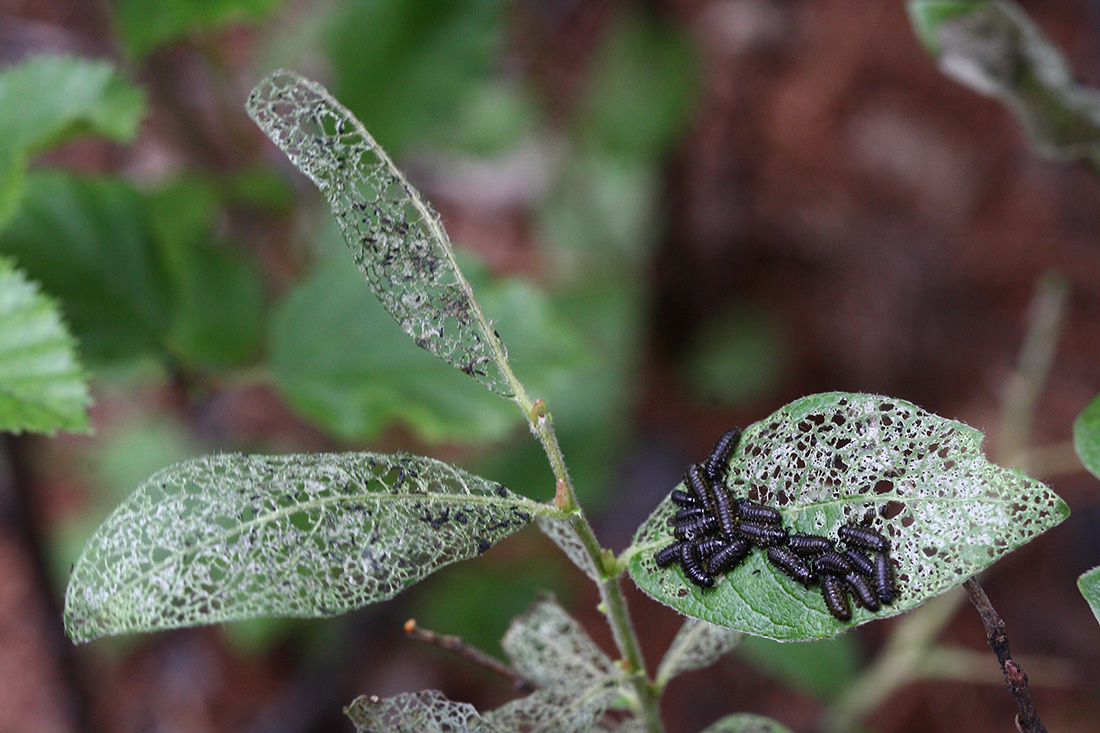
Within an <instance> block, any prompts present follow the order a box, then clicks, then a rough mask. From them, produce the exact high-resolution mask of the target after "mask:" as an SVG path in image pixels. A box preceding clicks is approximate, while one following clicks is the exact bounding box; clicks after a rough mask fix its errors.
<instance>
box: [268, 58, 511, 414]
mask: <svg viewBox="0 0 1100 733" xmlns="http://www.w3.org/2000/svg"><path fill="white" fill-rule="evenodd" d="M248 113H249V115H251V117H252V119H253V120H255V121H256V124H257V125H259V126H260V129H262V130H263V131H264V132H265V133H266V134H267V136H268V137H270V138H271V140H272V141H273V142H274V143H275V144H276V145H277V146H278V147H279V148H280V149H281V150H282V151H283V152H284V153H286V155H287V157H288V158H290V160H291V162H292V163H294V165H295V166H296V167H297V168H298V169H299V170H301V171H302V172H303V173H305V174H306V175H307V176H309V178H310V179H311V180H312V181H313V182H314V183H315V184H316V185H317V188H319V189H320V190H321V193H322V194H324V196H325V198H326V199H328V202H329V204H330V205H331V207H332V213H333V214H334V215H335V216H336V219H337V222H338V223H339V225H340V230H341V231H342V232H343V234H344V240H345V241H346V242H347V245H348V247H349V249H350V250H351V253H352V257H353V259H354V260H355V263H356V265H358V267H359V270H360V271H361V272H362V273H363V275H364V276H365V277H366V279H367V283H368V285H370V288H371V290H373V291H374V294H375V295H376V296H377V297H378V299H379V301H381V302H382V305H383V306H384V307H385V308H386V310H387V311H389V313H390V315H392V316H393V317H394V319H396V320H397V322H398V324H400V325H401V329H402V330H403V331H405V333H407V334H408V335H409V336H410V337H411V338H412V339H413V341H414V342H415V343H416V345H417V346H420V347H422V348H424V349H426V350H428V351H430V352H431V353H433V354H435V355H436V356H438V357H439V358H441V359H443V360H444V361H446V362H447V363H449V364H451V365H452V366H455V367H457V368H458V369H459V370H461V371H462V372H463V373H465V374H467V375H469V376H471V377H473V378H474V379H476V380H477V381H479V382H481V383H482V384H483V385H485V386H486V387H487V388H489V389H490V390H492V391H493V392H496V393H497V394H500V395H503V396H505V397H511V396H512V395H513V389H512V387H511V385H510V384H509V382H508V378H507V375H506V373H505V370H504V369H503V368H502V365H503V364H504V363H505V360H506V358H507V356H506V354H505V350H504V344H503V342H502V341H501V340H500V338H499V337H498V336H497V335H496V332H495V331H494V330H493V327H492V326H491V325H490V323H489V322H488V321H487V320H486V318H485V316H484V314H483V313H482V312H481V307H480V306H479V305H478V304H477V301H475V300H474V297H473V293H472V291H471V289H470V285H469V283H468V282H466V279H465V278H464V277H463V276H462V273H461V272H459V269H458V266H457V265H456V264H455V259H454V250H453V248H452V247H451V243H450V240H449V238H448V237H447V234H446V232H445V231H444V230H443V223H442V221H441V220H440V218H439V215H438V214H437V213H436V212H435V211H434V210H432V208H431V206H430V205H429V204H428V203H427V202H426V201H425V200H424V199H423V198H421V196H420V193H419V192H418V191H417V190H416V189H415V188H413V187H412V185H410V184H409V182H408V181H407V180H405V177H404V175H402V174H401V172H400V171H399V170H398V169H397V168H396V167H395V166H394V164H393V162H392V161H391V160H390V159H389V156H387V155H386V153H385V152H384V151H383V150H382V148H381V147H380V146H379V145H378V143H376V142H375V141H374V138H372V137H371V136H370V134H369V133H368V132H367V131H366V129H365V128H364V127H363V125H362V124H361V123H360V122H359V121H358V120H357V119H355V117H354V116H353V115H352V114H351V112H349V111H348V110H347V109H346V108H345V107H343V106H342V105H340V104H339V103H338V102H337V101H336V100H335V99H333V98H332V96H331V95H329V93H328V91H326V90H325V88H324V87H322V86H321V85H320V84H316V83H314V82H311V81H308V80H306V79H303V78H302V77H300V76H298V75H296V74H294V73H292V72H289V71H277V72H275V73H273V74H271V75H270V76H268V77H267V78H265V79H264V80H263V81H261V82H260V84H259V85H257V86H256V88H255V89H253V90H252V94H251V95H250V96H249V99H248Z"/></svg>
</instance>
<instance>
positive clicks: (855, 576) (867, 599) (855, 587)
mask: <svg viewBox="0 0 1100 733" xmlns="http://www.w3.org/2000/svg"><path fill="white" fill-rule="evenodd" d="M844 582H845V583H846V584H847V586H848V590H850V591H851V592H852V597H853V598H854V599H856V602H858V603H859V605H861V606H863V607H864V608H866V609H867V610H868V611H871V612H872V613H873V612H875V611H877V610H878V609H879V602H878V597H877V596H876V595H875V592H874V591H873V590H871V584H870V583H868V582H867V578H865V577H863V576H862V575H860V574H859V573H856V572H852V573H848V574H847V575H845V576H844Z"/></svg>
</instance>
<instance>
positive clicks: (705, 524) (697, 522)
mask: <svg viewBox="0 0 1100 733" xmlns="http://www.w3.org/2000/svg"><path fill="white" fill-rule="evenodd" d="M716 526H717V523H716V522H715V521H714V517H712V516H710V515H709V514H704V515H703V516H701V517H692V518H688V519H685V520H684V521H682V522H676V526H675V527H673V529H672V536H673V537H675V538H676V539H678V540H695V539H700V538H702V537H703V536H704V535H708V534H710V533H711V532H713V531H714V528H715V527H716Z"/></svg>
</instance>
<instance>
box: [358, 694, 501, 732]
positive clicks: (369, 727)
mask: <svg viewBox="0 0 1100 733" xmlns="http://www.w3.org/2000/svg"><path fill="white" fill-rule="evenodd" d="M344 714H345V715H347V716H348V717H349V718H351V722H352V723H354V724H355V730H356V731H358V732H359V733H381V732H382V731H386V732H387V733H424V731H439V732H440V733H443V732H444V731H447V733H498V732H499V733H503V731H501V729H499V728H497V727H495V726H493V725H491V724H489V723H488V722H487V721H485V720H484V719H482V717H481V716H480V715H479V714H478V712H477V710H475V709H474V706H473V705H470V704H469V703H465V702H453V701H451V700H448V699H447V698H446V697H444V695H443V693H442V692H440V691H439V690H421V691H420V692H406V693H403V694H401V695H397V696H395V697H386V698H379V697H376V696H374V695H370V696H368V695H362V696H360V697H357V698H355V700H354V701H353V702H352V703H351V705H349V706H347V707H346V708H344Z"/></svg>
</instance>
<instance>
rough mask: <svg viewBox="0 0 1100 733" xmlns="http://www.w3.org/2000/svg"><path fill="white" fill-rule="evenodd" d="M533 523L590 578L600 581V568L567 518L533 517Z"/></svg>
mask: <svg viewBox="0 0 1100 733" xmlns="http://www.w3.org/2000/svg"><path fill="white" fill-rule="evenodd" d="M535 524H537V525H538V527H539V529H540V530H542V533H543V534H545V535H546V536H547V537H549V538H550V539H551V540H552V541H553V542H554V544H555V545H557V546H558V547H559V548H561V551H562V552H564V553H565V556H566V557H568V558H569V560H570V561H571V562H572V563H573V564H574V565H576V566H577V567H578V568H580V569H581V571H582V572H583V573H584V574H585V575H587V576H588V577H589V578H592V580H595V581H596V582H599V581H600V570H599V568H597V567H596V563H594V562H592V556H591V555H589V554H588V550H586V549H585V548H584V545H583V544H582V543H581V541H580V539H579V538H578V537H577V533H576V532H574V531H573V530H572V529H571V528H570V526H569V520H568V519H561V518H558V517H549V516H545V517H535Z"/></svg>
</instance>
